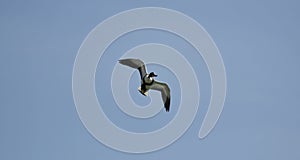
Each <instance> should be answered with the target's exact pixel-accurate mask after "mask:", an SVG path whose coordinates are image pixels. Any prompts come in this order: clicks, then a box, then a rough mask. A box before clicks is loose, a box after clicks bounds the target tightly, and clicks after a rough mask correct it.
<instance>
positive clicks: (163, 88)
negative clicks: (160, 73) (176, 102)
mask: <svg viewBox="0 0 300 160" xmlns="http://www.w3.org/2000/svg"><path fill="white" fill-rule="evenodd" d="M150 89H154V90H157V91H160V92H161V97H162V99H163V102H164V106H165V109H166V111H167V112H169V110H170V100H171V95H170V88H169V86H168V85H167V84H166V83H161V82H157V81H154V82H153V84H152V85H151V86H150Z"/></svg>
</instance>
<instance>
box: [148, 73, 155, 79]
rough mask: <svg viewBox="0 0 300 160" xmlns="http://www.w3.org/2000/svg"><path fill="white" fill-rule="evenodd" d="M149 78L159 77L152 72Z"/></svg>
mask: <svg viewBox="0 0 300 160" xmlns="http://www.w3.org/2000/svg"><path fill="white" fill-rule="evenodd" d="M148 77H149V78H150V77H157V75H156V74H155V73H154V72H151V73H150V74H149V76H148Z"/></svg>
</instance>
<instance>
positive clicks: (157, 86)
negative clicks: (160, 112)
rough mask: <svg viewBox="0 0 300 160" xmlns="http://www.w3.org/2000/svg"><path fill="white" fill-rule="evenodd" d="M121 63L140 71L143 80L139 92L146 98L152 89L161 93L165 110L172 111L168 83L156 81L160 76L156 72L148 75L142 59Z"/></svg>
mask: <svg viewBox="0 0 300 160" xmlns="http://www.w3.org/2000/svg"><path fill="white" fill-rule="evenodd" d="M119 63H120V64H122V65H125V66H129V67H131V68H135V69H138V71H139V73H140V78H141V86H140V87H139V88H138V91H139V92H140V93H141V94H142V95H144V96H148V91H149V90H151V89H152V90H157V91H160V92H161V97H162V100H163V103H164V108H165V110H166V112H169V111H170V101H171V95H170V88H169V86H168V85H167V84H166V83H163V82H158V81H156V80H154V77H157V76H158V75H156V74H155V73H154V72H150V73H149V74H148V73H147V71H146V67H145V63H144V62H143V61H142V60H140V59H133V58H129V59H120V60H119Z"/></svg>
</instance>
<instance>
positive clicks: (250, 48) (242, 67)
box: [0, 0, 300, 160]
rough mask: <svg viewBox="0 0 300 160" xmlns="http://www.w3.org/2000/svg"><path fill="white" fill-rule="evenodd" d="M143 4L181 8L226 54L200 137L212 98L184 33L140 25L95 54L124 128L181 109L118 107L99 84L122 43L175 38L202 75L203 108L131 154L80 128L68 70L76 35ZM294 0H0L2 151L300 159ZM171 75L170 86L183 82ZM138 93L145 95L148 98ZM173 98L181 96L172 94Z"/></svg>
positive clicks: (50, 155) (102, 96)
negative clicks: (220, 104) (143, 112)
mask: <svg viewBox="0 0 300 160" xmlns="http://www.w3.org/2000/svg"><path fill="white" fill-rule="evenodd" d="M149 6H152V7H164V8H170V9H174V10H178V11H180V12H182V13H185V14H186V15H188V16H190V17H192V18H193V19H195V20H197V21H198V22H199V23H200V24H201V25H202V26H203V27H204V28H205V29H206V30H207V31H208V33H209V34H210V35H211V37H212V38H213V39H214V41H215V43H216V45H217V46H218V48H219V50H220V53H221V55H222V57H223V60H224V64H225V67H226V72H227V81H228V84H227V85H228V88H227V97H226V101H225V105H224V110H223V112H222V115H221V117H220V119H219V121H218V123H217V125H216V127H215V128H214V129H213V131H212V132H211V133H210V134H209V136H207V137H206V138H205V139H202V140H199V139H198V137H197V136H198V131H199V128H200V124H201V123H202V120H203V117H204V115H205V113H206V109H207V105H208V102H209V97H210V91H209V89H210V86H209V85H210V83H209V80H210V79H209V74H208V71H207V68H206V66H205V64H204V62H203V60H202V59H201V57H200V56H198V57H197V55H196V53H194V52H195V50H194V49H193V48H192V47H191V46H189V45H188V44H185V43H184V42H183V41H182V40H181V39H180V38H178V37H176V36H174V35H172V34H170V33H166V32H161V31H155V30H145V31H137V32H133V33H130V34H128V35H126V36H123V37H121V38H120V39H118V40H117V41H115V42H114V43H113V44H112V45H111V46H110V47H109V48H108V49H107V51H106V53H105V55H104V56H103V58H102V59H101V60H100V63H99V65H98V69H97V72H96V87H97V96H98V98H99V101H100V103H103V104H110V106H112V107H111V108H109V107H108V108H104V111H105V112H106V114H107V115H108V116H109V118H110V119H111V120H112V121H113V122H115V123H116V124H117V125H118V126H120V127H122V128H125V129H128V130H132V131H149V130H155V129H157V128H160V127H161V126H163V125H165V124H166V123H167V122H168V121H169V120H171V119H172V116H174V114H175V113H176V111H177V109H176V107H175V108H174V110H172V111H173V112H172V113H171V114H169V115H167V116H164V115H165V113H164V112H161V113H159V115H157V117H154V118H157V119H155V120H154V119H153V120H142V121H141V120H137V119H132V118H131V117H128V116H126V115H125V114H123V113H122V112H121V111H119V110H118V109H117V108H116V107H115V104H114V102H113V99H112V96H111V94H110V88H109V87H107V86H105V85H101V84H102V83H108V82H109V84H110V80H109V75H110V74H111V70H112V68H113V66H114V65H115V62H116V60H117V59H119V58H120V56H122V54H123V52H125V51H127V50H128V49H130V48H132V47H134V46H136V45H138V44H143V43H148V42H156V43H163V44H168V45H170V46H174V47H175V48H176V47H177V48H176V49H178V50H180V51H181V53H183V54H184V56H185V57H186V58H187V59H188V60H189V62H190V63H191V64H192V66H193V67H194V68H196V74H197V76H198V78H199V79H200V82H199V85H200V89H201V98H200V109H199V110H198V113H197V115H196V118H195V120H194V122H193V124H192V126H191V127H190V128H189V129H188V131H187V132H186V133H185V134H184V135H183V136H182V137H181V138H180V139H179V140H177V141H176V142H175V143H173V144H172V145H170V146H169V147H167V148H164V149H162V150H159V151H155V152H152V153H146V154H137V155H136V154H128V153H123V152H119V151H116V150H113V149H111V148H108V147H106V146H104V145H102V144H101V143H100V142H98V141H97V140H96V139H94V138H93V137H92V136H91V134H89V132H88V131H87V130H86V129H85V127H84V126H83V124H82V123H81V121H80V119H79V117H78V114H77V112H76V108H75V105H74V102H73V97H72V69H73V64H74V60H75V57H76V54H77V51H78V49H79V47H80V45H81V43H82V42H83V40H84V38H85V37H86V36H87V34H88V33H89V32H90V31H91V30H92V29H93V28H94V27H95V26H96V25H97V24H99V23H100V22H101V21H103V20H104V19H106V18H108V17H110V16H112V15H114V14H116V13H119V12H121V11H125V10H128V9H132V8H137V7H149ZM299 7H300V4H299V2H298V1H296V0H287V1H278V0H261V1H238V0H228V1H217V0H211V1H198V0H189V1H186V2H184V1H180V0H172V1H171V0H151V1H150V0H118V1H117V0H110V1H100V0H94V1H76V2H74V1H70V0H69V1H67V0H60V1H58V0H57V1H55V0H53V1H37V0H36V1H33V0H28V1H20V0H19V1H17V0H14V1H9V0H2V1H0V22H1V25H0V35H1V36H0V46H1V47H0V73H1V78H0V159H25V160H27V159H30V160H38V159H44V160H47V159H49V160H50V159H72V160H77V159H78V160H79V159H103V158H106V159H130V160H135V159H136V160H138V159H145V160H151V159H184V158H187V157H188V158H189V159H245V160H248V159H249V160H253V159H257V160H260V159H261V160H265V159H272V160H277V159H278V160H281V159H289V160H298V159H300V152H299V148H300V138H299V135H300V127H299V122H300V116H299V112H300V101H299V98H300V94H299V91H300V85H299V82H300V75H299V73H300V72H299V69H300V63H299V61H300V53H299V51H300V50H299V37H300V31H299V28H300V21H299V19H300V10H299ZM149 70H155V71H157V72H158V73H160V74H159V75H160V76H159V78H158V79H159V80H164V81H166V79H167V78H168V77H169V78H170V77H171V78H172V79H173V78H174V75H172V73H171V72H170V71H169V70H167V69H165V68H162V67H159V66H155V65H154V66H149ZM136 75H138V74H137V73H136ZM98 80H99V81H98ZM136 82H138V78H136V77H134V76H133V77H132V82H130V86H132V87H130V88H132V90H130V93H131V94H132V97H137V96H140V95H138V93H137V92H136V88H137V85H138V84H137V83H136ZM170 83H171V84H172V85H173V86H175V88H176V86H178V83H179V82H178V81H176V80H171V82H170ZM102 87H103V88H102ZM173 88H174V87H173ZM175 90H176V89H175ZM174 94H175V97H176V96H177V97H178V96H180V93H177V92H176V93H174ZM135 95H136V96H135ZM134 100H135V101H136V103H138V104H141V105H145V104H147V103H149V99H147V98H146V99H142V98H134ZM172 103H174V104H178V103H179V102H178V100H176V98H175V99H174V100H173V99H172ZM106 106H107V105H106ZM122 114H123V115H122Z"/></svg>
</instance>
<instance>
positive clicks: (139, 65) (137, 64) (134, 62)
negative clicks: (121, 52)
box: [119, 59, 147, 79]
mask: <svg viewBox="0 0 300 160" xmlns="http://www.w3.org/2000/svg"><path fill="white" fill-rule="evenodd" d="M119 63H121V64H123V65H126V66H129V67H132V68H135V69H138V70H139V72H140V76H141V79H143V78H144V77H145V75H146V74H147V72H146V67H145V64H144V62H143V61H141V60H139V59H120V60H119Z"/></svg>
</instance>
